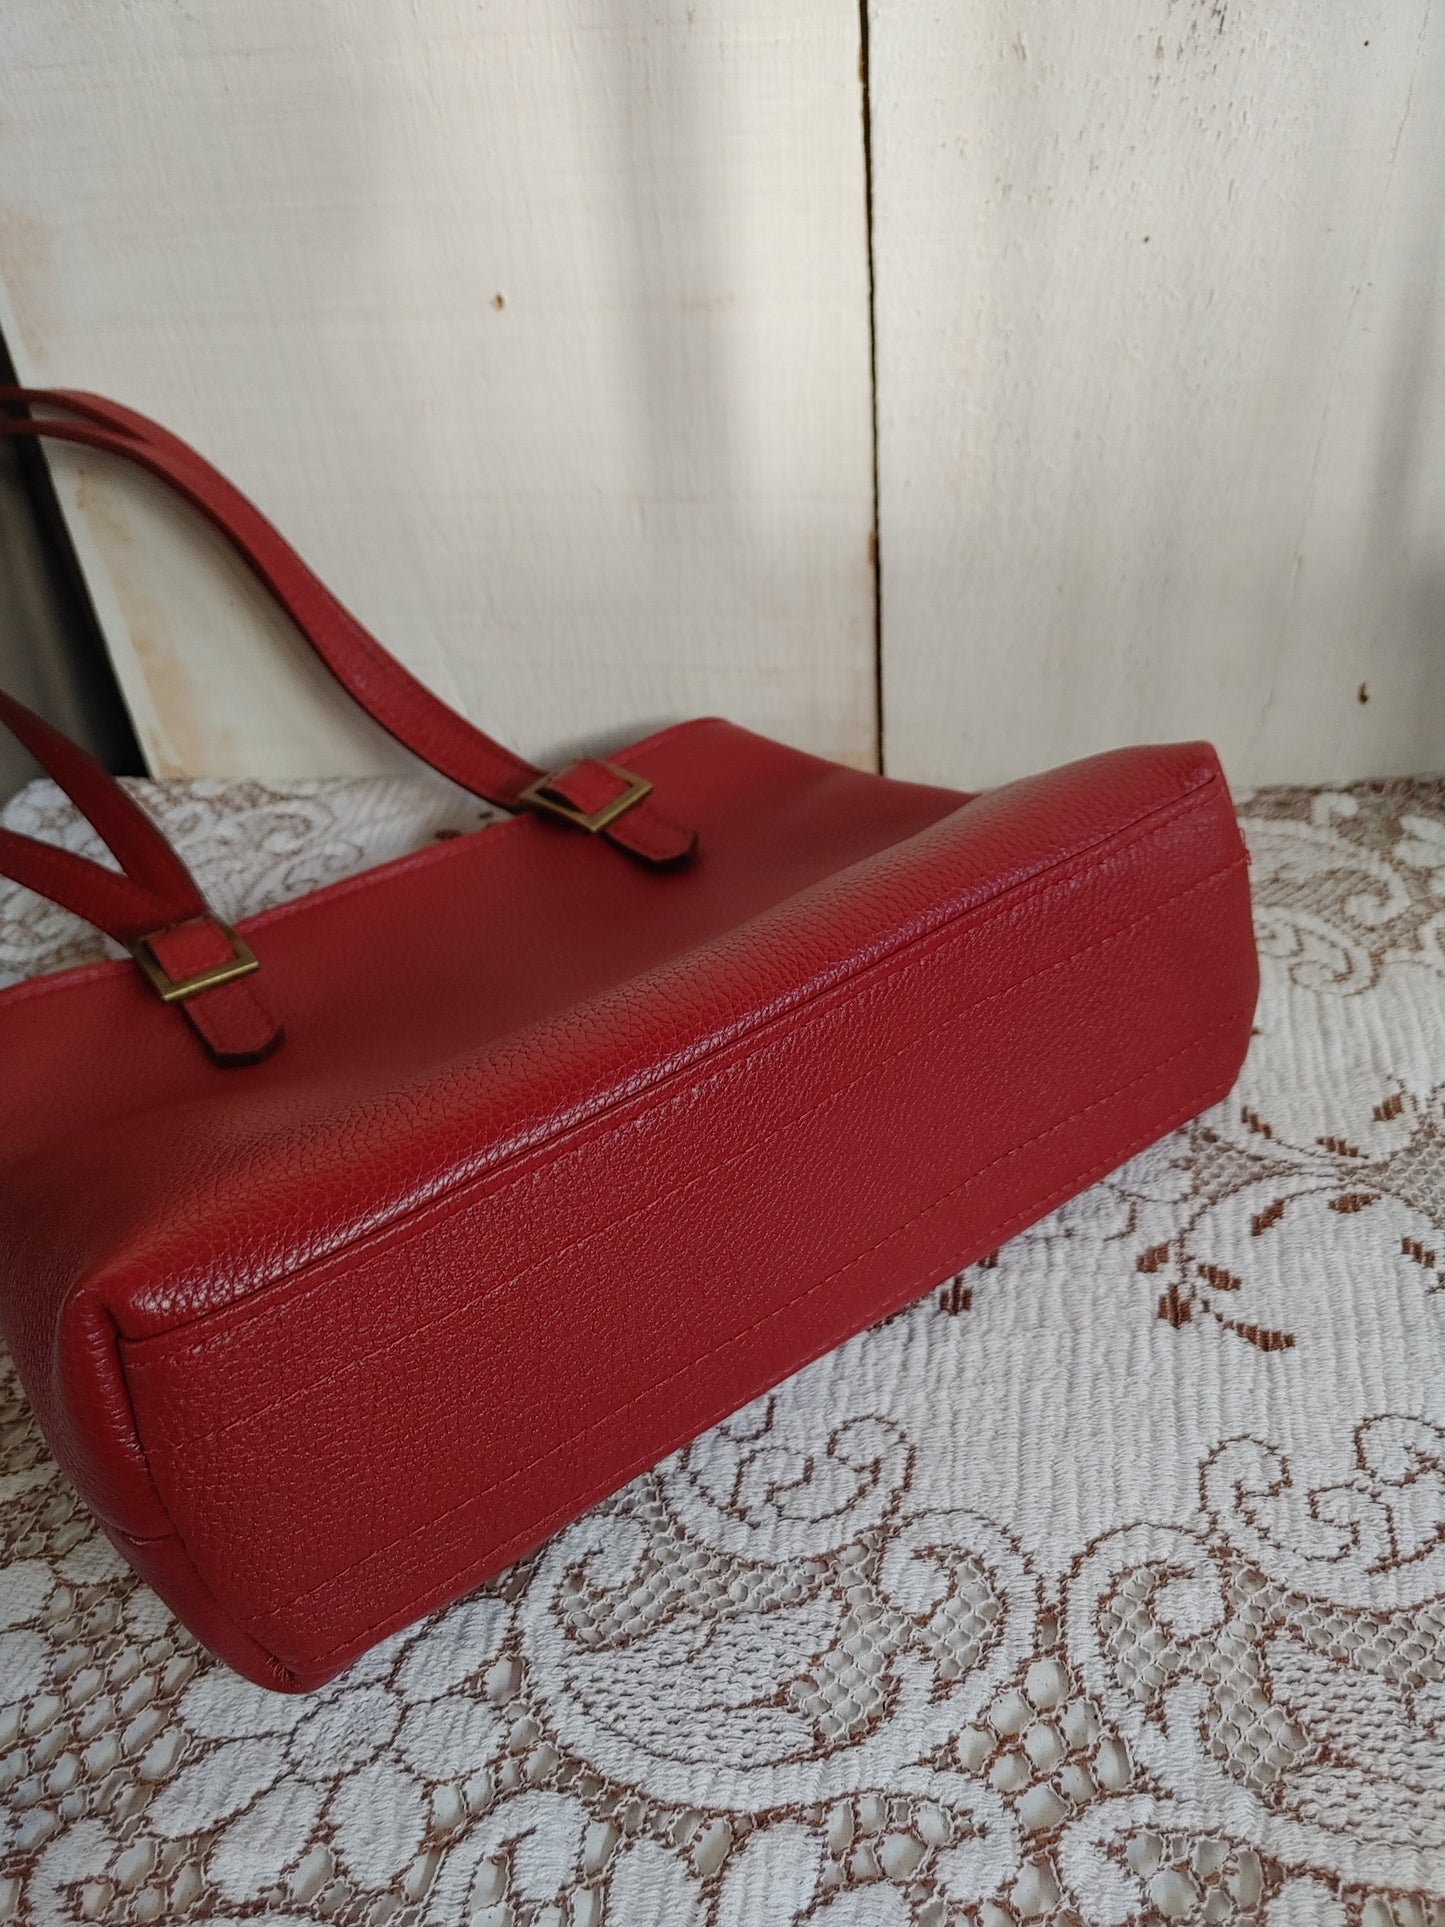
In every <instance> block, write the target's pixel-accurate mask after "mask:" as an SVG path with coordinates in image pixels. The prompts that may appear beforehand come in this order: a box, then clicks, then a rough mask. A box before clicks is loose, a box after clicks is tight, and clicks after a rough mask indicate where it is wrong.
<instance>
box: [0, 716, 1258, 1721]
mask: <svg viewBox="0 0 1445 1927" xmlns="http://www.w3.org/2000/svg"><path fill="white" fill-rule="evenodd" d="M618 760H619V761H620V762H622V763H623V764H625V766H626V767H628V768H634V767H635V768H637V769H639V770H640V771H641V772H643V773H645V774H647V775H649V776H650V777H651V778H652V779H653V780H654V781H655V782H656V783H658V785H659V786H660V787H663V788H665V790H666V793H667V794H668V796H669V798H672V797H674V796H675V797H676V798H677V799H678V806H679V807H680V808H685V812H686V815H687V819H688V820H689V821H693V822H696V823H697V824H698V826H699V834H700V839H701V854H700V856H699V858H698V860H697V862H696V863H695V864H694V865H693V866H692V867H691V868H690V869H689V870H687V871H683V872H679V873H676V874H673V875H666V876H659V875H653V874H649V873H648V872H646V871H644V870H642V869H640V868H638V867H636V866H634V865H632V864H631V863H630V862H628V861H627V859H626V858H624V857H622V856H621V855H620V854H619V853H616V852H612V851H608V850H607V849H605V848H604V847H602V846H601V845H600V844H598V843H596V842H595V841H593V840H591V839H586V838H582V837H580V836H573V835H570V834H569V833H568V832H567V831H566V830H565V829H564V828H562V827H560V826H557V827H554V826H552V825H551V824H549V823H547V822H545V821H542V820H539V819H535V818H531V817H518V818H514V819H511V820H510V821H507V822H504V823H498V824H492V825H490V826H487V827H485V828H483V829H481V830H479V831H477V832H476V833H475V834H473V835H472V836H469V837H466V838H461V839H458V840H456V841H454V842H449V843H445V844H441V845H439V846H437V847H436V848H435V849H434V850H430V851H427V852H425V853H423V854H422V855H420V856H418V857H415V858H407V859H403V860H402V861H400V862H398V863H394V864H390V865H388V866H386V867H385V868H383V869H381V870H377V871H373V872H370V873H368V874H367V875H366V876H365V877H363V878H360V879H353V880H350V881H347V882H344V883H341V884H337V885H334V886H332V888H330V889H328V890H324V891H321V892H319V893H317V894H316V895H314V896H311V897H308V898H303V899H301V900H300V901H299V902H297V903H294V904H290V905H287V906H284V907H283V908H281V909H279V910H275V911H271V912H269V913H266V914H265V915H262V916H260V917H257V918H254V919H251V920H249V921H248V922H247V923H246V924H245V925H244V926H243V934H244V935H245V936H246V937H247V939H248V941H250V943H251V945H252V947H253V949H254V950H255V951H256V953H257V955H258V957H260V958H261V959H262V969H263V973H264V976H265V980H266V985H267V996H268V999H269V1001H270V1004H271V1006H272V1008H274V1009H275V1011H276V1012H277V1014H278V1015H279V1017H280V1018H281V1020H282V1021H283V1022H284V1024H285V1026H286V1028H287V1032H288V1039H289V1041H288V1044H287V1047H286V1048H285V1049H284V1050H282V1051H279V1052H277V1053H276V1054H275V1055H274V1056H273V1057H271V1058H270V1059H268V1060H267V1062H265V1063H264V1064H260V1065H257V1066H256V1067H254V1068H253V1069H251V1070H249V1071H247V1072H246V1073H245V1074H244V1075H240V1074H237V1073H234V1072H228V1071H225V1070H221V1069H219V1068H217V1067H216V1066H215V1065H213V1064H212V1063H210V1062H209V1061H208V1060H207V1058H206V1057H205V1056H204V1055H203V1054H202V1053H200V1052H198V1051H197V1050H196V1049H195V1047H194V1044H193V1042H192V1041H191V1039H190V1038H189V1036H188V1034H187V1033H186V1031H185V1029H184V1027H183V1026H177V1025H175V1024H174V1023H173V1022H171V1021H169V1019H170V1016H171V1013H169V1012H168V1011H166V1009H165V1008H164V1007H163V1006H162V1005H160V1004H159V1003H158V1002H157V1000H156V999H155V998H154V997H153V996H152V995H151V994H150V993H149V992H148V991H147V990H146V988H145V986H144V985H143V984H142V983H141V982H140V980H139V979H138V977H137V976H136V973H135V972H134V970H133V969H132V967H131V966H130V965H129V964H126V963H115V964H110V963H107V964H98V965H89V966H85V967H83V968H81V969H78V970H74V971H68V972H63V973H60V974H58V975H56V976H53V977H50V978H45V979H40V980H37V981H36V982H33V983H29V984H23V985H19V986H16V987H15V988H14V989H12V990H10V991H8V992H6V993H3V994H0V1052H3V1055H4V1060H5V1062H6V1064H7V1068H8V1069H9V1070H10V1072H11V1075H10V1077H9V1078H8V1080H7V1084H6V1088H5V1091H4V1094H3V1097H0V1126H3V1143H4V1145H5V1147H6V1150H5V1157H4V1168H3V1171H0V1213H3V1221H4V1224H5V1227H6V1237H5V1246H4V1251H3V1258H0V1263H3V1273H0V1303H3V1317H4V1324H5V1327H6V1330H7V1334H8V1336H9V1338H10V1340H11V1343H12V1345H13V1347H14V1351H15V1355H16V1359H17V1363H18V1365H19V1368H20V1371H21V1375H22V1378H23V1379H24V1382H25V1384H26V1386H27V1389H28V1391H29V1393H30V1396H31V1397H32V1399H33V1400H34V1402H35V1405H36V1408H37V1411H38V1412H39V1414H40V1418H41V1422H42V1425H43V1426H44V1428H45V1430H46V1433H47V1436H48V1438H49V1439H50V1441H51V1444H52V1447H53V1449H54V1450H55V1451H56V1454H57V1456H58V1457H59V1458H60V1460H61V1462H62V1463H63V1464H64V1465H65V1467H66V1469H67V1471H68V1472H69V1473H70V1475H71V1477H72V1478H73V1479H74V1480H75V1481H76V1483H77V1485H78V1486H79V1488H80V1490H81V1491H82V1493H83V1494H84V1496H85V1497H86V1499H87V1500H88V1502H89V1503H90V1504H91V1505H92V1506H93V1507H94V1508H95V1510H96V1511H97V1513H98V1514H99V1516H100V1517H101V1519H102V1521H103V1523H104V1524H105V1526H106V1528H107V1530H108V1532H109V1533H110V1535H111V1537H112V1538H113V1539H114V1541H115V1543H116V1544H117V1545H118V1546H119V1547H120V1548H121V1550H122V1551H123V1552H125V1553H126V1556H127V1557H129V1558H131V1559H132V1560H133V1562H134V1563H135V1564H136V1565H137V1567H138V1568H139V1569H140V1570H141V1571H142V1572H143V1573H144V1574H145V1575H146V1577H147V1578H148V1579H149V1580H150V1581H151V1583H152V1584H154V1585H155V1586H156V1587H157V1588H158V1589H159V1590H160V1591H161V1592H162V1593H163V1594H164V1596H165V1597H166V1598H167V1599H168V1600H169V1601H170V1603H171V1604H172V1605H173V1606H174V1607H175V1609H176V1610H177V1611H178V1612H179V1613H180V1614H181V1615H182V1617H184V1618H185V1619H186V1620H187V1622H188V1623H189V1624H190V1625H191V1626H192V1627H193V1628H194V1629H195V1630H196V1632H197V1633H198V1634H199V1635H200V1636H201V1637H202V1638H203V1639H204V1640H205V1641H206V1642H207V1643H208V1644H209V1645H211V1646H212V1647H213V1648H214V1649H215V1650H216V1651H218V1652H220V1653H221V1654H222V1655H223V1656H224V1657H226V1658H227V1659H228V1660H229V1661H230V1662H231V1663H232V1664H233V1665H235V1666H237V1667H238V1668H239V1669H240V1670H241V1671H243V1672H245V1673H247V1674H248V1675H250V1676H251V1677H252V1678H255V1679H258V1680H260V1681H262V1682H263V1683H264V1684H268V1685H273V1686H282V1687H292V1688H295V1687H307V1686H313V1685H316V1684H319V1683H320V1682H321V1681H322V1680H324V1679H326V1678H327V1677H329V1676H330V1675H331V1674H332V1673H333V1672H335V1671H336V1670H338V1669H339V1668H340V1667H342V1666H344V1665H345V1664H346V1663H347V1661H348V1660H350V1659H351V1658H353V1657H355V1656H356V1655H358V1654H359V1653H360V1652H362V1651H364V1650H365V1649H366V1647H367V1646H368V1645H369V1644H371V1643H372V1642H373V1641H375V1640H377V1639H380V1638H381V1637H383V1636H384V1635H385V1634H386V1633H387V1632H389V1631H391V1630H393V1629H394V1628H396V1627H398V1626H401V1625H403V1624H405V1623H407V1622H408V1621H409V1620H411V1619H413V1618H415V1617H416V1616H418V1615H419V1614H421V1613H424V1612H426V1611H429V1610H431V1609H432V1608H433V1607H435V1606H437V1605H439V1604H440V1603H442V1602H443V1601H444V1600H447V1599H449V1598H452V1597H454V1596H455V1595H456V1594H457V1593H459V1592H461V1591H463V1590H465V1589H467V1588H469V1587H471V1586H473V1585H475V1584H477V1583H478V1582H479V1581H480V1580H481V1579H483V1578H485V1577H486V1576H488V1575H489V1574H490V1573H492V1572H494V1571H496V1570H498V1569H499V1568H500V1567H501V1566H503V1565H505V1564H507V1563H508V1562H510V1561H511V1560H513V1559H515V1558H516V1557H518V1556H519V1555H520V1554H521V1553H522V1552H524V1551H526V1550H527V1549H528V1548H529V1547H530V1546H532V1545H534V1544H535V1543H537V1542H538V1541H539V1540H540V1539H541V1538H542V1537H544V1536H545V1535H546V1534H547V1533H548V1532H549V1531H551V1530H553V1529H554V1528H555V1527H556V1526H558V1525H559V1524H561V1523H562V1522H563V1521H565V1520H566V1519H568V1518H570V1517H572V1516H573V1515H575V1513H576V1512H578V1511H580V1510H581V1509H582V1508H584V1507H585V1506H586V1505H588V1504H590V1503H592V1502H593V1501H594V1500H596V1499H597V1498H599V1497H601V1496H602V1495H603V1494H604V1493H606V1492H608V1491H611V1490H612V1489H614V1488H615V1487H616V1486H618V1485H620V1484H622V1483H623V1482H624V1481H625V1480H626V1479H627V1478H629V1477H631V1476H632V1475H633V1474H634V1473H635V1472H637V1471H638V1470H640V1469H642V1468H643V1467H644V1466H646V1465H649V1464H651V1463H653V1462H654V1461H655V1460H656V1459H658V1458H660V1457H661V1456H663V1455H664V1454H665V1453H666V1452H668V1451H669V1450H671V1449H672V1448H673V1447H675V1446H676V1445H678V1444H680V1443H681V1442H682V1441H683V1440H685V1439H687V1438H689V1437H691V1436H692V1435H693V1434H695V1433H696V1432H698V1431H700V1430H701V1429H703V1428H704V1427H705V1426H706V1425H708V1424H710V1423H711V1422H712V1421H714V1420H715V1419H716V1418H718V1417H719V1416H720V1415H722V1414H723V1413H725V1412H727V1411H729V1410H731V1409H733V1408H734V1407H736V1406H737V1405H740V1404H742V1403H743V1402H745V1401H746V1400H747V1399H749V1398H751V1397H753V1396H754V1395H755V1394H757V1393H758V1392H760V1391H762V1390H763V1389H765V1388H766V1387H767V1386H769V1385H771V1384H773V1383H775V1382H776V1381H777V1380H778V1379H780V1378H782V1377H784V1376H786V1375H787V1374H788V1373H790V1372H792V1371H794V1370H796V1369H797V1368H798V1367H799V1366H800V1365H802V1364H803V1363H804V1362H805V1361H806V1360H807V1359H809V1358H811V1357H813V1356H815V1355H816V1354H817V1353H818V1352H820V1351H822V1350H824V1349H826V1348H827V1347H828V1346H831V1345H833V1344H835V1343H837V1342H839V1341H840V1340H841V1339H843V1338H845V1337H846V1336H848V1335H849V1334H850V1333H851V1332H853V1331H855V1330H857V1329H859V1328H860V1327H861V1326H863V1325H865V1324H867V1323H870V1322H872V1321H873V1320H875V1319H877V1318H879V1317H882V1316H884V1315H886V1314H887V1313H888V1312H890V1311H892V1310H893V1309H895V1308H896V1307H897V1306H899V1305H900V1304H902V1303H905V1302H906V1301H907V1300H908V1299H910V1298H911V1297H913V1296H915V1295H916V1294H917V1293H918V1292H920V1291H923V1290H925V1289H927V1288H928V1287H929V1286H930V1285H932V1284H933V1283H934V1282H936V1280H937V1279H938V1278H939V1277H941V1276H944V1275H946V1274H947V1273H948V1272H950V1271H951V1270H954V1269H956V1268H957V1267H959V1266H961V1265H963V1264H965V1263H967V1262H969V1261H970V1260H971V1259H973V1258H976V1257H978V1256H980V1255H982V1254H983V1253H985V1252H987V1251H988V1250H990V1249H991V1248H993V1246H995V1245H996V1244H998V1243H999V1242H1000V1241H1001V1240H1003V1239H1004V1238H1006V1237H1007V1236H1009V1235H1010V1234H1011V1233H1012V1232H1013V1231H1016V1230H1018V1229H1021V1228H1022V1227H1023V1226H1024V1225H1025V1224H1027V1223H1029V1222H1031V1221H1032V1220H1033V1219H1034V1218H1037V1217H1039V1216H1041V1215H1042V1214H1043V1213H1044V1212H1046V1211H1047V1210H1049V1209H1050V1208H1051V1207H1052V1206H1053V1205H1054V1204H1056V1203H1058V1202H1060V1201H1061V1200H1062V1199H1064V1198H1066V1197H1068V1196H1069V1195H1071V1194H1072V1193H1073V1192H1075V1191H1077V1190H1079V1189H1080V1188H1081V1187H1083V1186H1084V1185H1086V1184H1087V1183H1089V1182H1091V1181H1092V1180H1093V1179H1094V1178H1096V1177H1098V1176H1101V1175H1102V1174H1103V1173H1104V1172H1106V1171H1108V1170H1109V1169H1111V1168H1112V1167H1113V1166H1115V1165H1116V1164H1118V1163H1119V1162H1121V1161H1122V1160H1123V1159H1124V1158H1125V1157H1126V1156H1128V1155H1130V1154H1131V1152H1132V1151H1134V1150H1135V1149H1138V1148H1140V1147H1141V1146H1142V1145H1144V1144H1145V1143H1147V1142H1149V1141H1151V1140H1152V1139H1153V1138H1154V1137H1157V1136H1158V1135H1160V1134H1161V1133H1162V1132H1163V1131H1165V1130H1167V1129H1169V1128H1171V1127H1172V1126H1173V1125H1175V1124H1178V1123H1180V1122H1182V1121H1183V1120H1184V1119H1186V1118H1187V1117H1189V1116H1192V1115H1193V1114H1194V1113H1196V1112H1197V1111H1199V1110H1200V1109H1202V1108H1203V1107H1204V1106H1205V1105H1207V1104H1209V1103H1211V1102H1213V1101H1214V1100H1215V1099H1217V1098H1219V1097H1221V1096H1223V1094H1224V1093H1225V1091H1226V1090H1227V1089H1228V1087H1229V1085H1230V1084H1231V1083H1232V1081H1233V1079H1234V1076H1235V1074H1236V1072H1237V1070H1238V1068H1239V1064H1240V1062H1241V1060H1242V1058H1243V1054H1244V1050H1245V1047H1246V1044H1247V1041H1248V1037H1249V1030H1250V1020H1251V1015H1252V1011H1253V1003H1254V994H1255V984H1256V974H1255V959H1254V949H1253V941H1252V934H1251V926H1250V916H1249V899H1248V890H1247V882H1246V869H1245V863H1244V857H1243V852H1242V848H1241V846H1240V842H1239V838H1238V832H1237V830H1236V828H1235V824H1234V818H1233V812H1232V810H1231V808H1230V804H1229V800H1228V796H1227V793H1226V791H1225V788H1224V785H1223V782H1222V780H1221V778H1220V776H1219V773H1218V770H1217V766H1216V765H1215V763H1214V760H1213V757H1212V754H1211V753H1210V752H1209V751H1208V750H1206V749H1204V748H1202V747H1197V746H1195V747H1185V748H1180V749H1165V750H1157V749H1150V750H1125V751H1119V752H1116V753H1114V754H1113V755H1110V756H1106V757H1101V758H1095V759H1092V760H1091V761H1089V762H1086V763H1083V764H1076V765H1073V766H1071V767H1069V768H1067V769H1064V770H1058V771H1053V772H1051V773H1049V774H1048V775H1046V776H1042V777H1038V778H1034V779H1031V780H1029V781H1028V782H1025V783H1020V784H1015V785H1013V786H1011V787H1010V788H1008V789H1004V790H1001V791H997V792H994V793H992V794H990V795H988V796H985V797H981V798H978V799H976V800H974V801H970V802H964V801H963V800H961V799H959V798H957V797H954V796H951V795H948V794H947V793H945V792H942V791H938V790H931V789H922V788H917V787H914V786H912V785H907V784H898V783H891V782H888V781H886V780H884V779H881V778H877V777H869V776H865V775H861V774H858V773H856V772H853V771H848V770H841V769H835V768H833V767H832V766H830V765H827V764H824V763H820V762H817V761H816V760H815V759H813V758H811V757H807V756H803V755H801V754H799V753H798V752H795V751H790V750H786V749H782V748H779V747H778V746H777V745H774V744H770V743H767V742H764V741H763V740H761V739H759V738H757V737H754V736H751V735H749V734H748V733H747V732H745V731H742V730H737V729H734V728H732V727H730V726H729V725H727V724H725V723H718V722H704V723H699V724H694V725H690V726H687V727H686V728H683V729H680V730H676V731H673V732H670V733H669V734H667V735H665V736H663V737H660V738H657V739H654V741H653V742H652V743H651V744H644V745H639V746H637V747H636V748H634V749H631V750H627V751H624V752H621V753H620V754H619V757H618Z"/></svg>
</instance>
